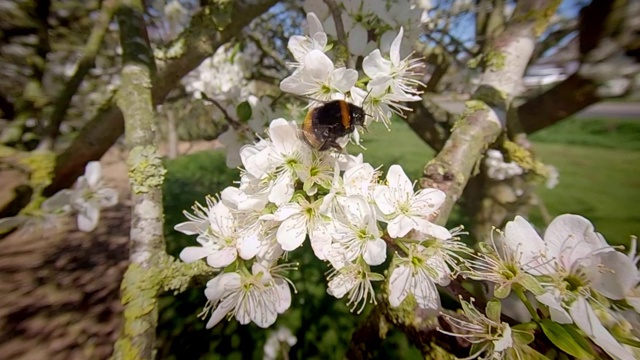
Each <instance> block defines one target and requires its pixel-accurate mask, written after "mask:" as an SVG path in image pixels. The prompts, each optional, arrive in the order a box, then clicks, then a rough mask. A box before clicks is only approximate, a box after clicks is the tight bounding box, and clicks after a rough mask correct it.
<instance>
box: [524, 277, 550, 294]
mask: <svg viewBox="0 0 640 360" xmlns="http://www.w3.org/2000/svg"><path fill="white" fill-rule="evenodd" d="M520 285H522V286H523V287H524V288H525V289H527V290H529V291H531V292H532V293H533V295H536V296H537V295H542V294H544V292H545V291H544V288H543V287H542V285H540V283H539V282H538V280H537V279H536V278H535V277H533V276H531V275H529V274H522V278H521V280H520Z"/></svg>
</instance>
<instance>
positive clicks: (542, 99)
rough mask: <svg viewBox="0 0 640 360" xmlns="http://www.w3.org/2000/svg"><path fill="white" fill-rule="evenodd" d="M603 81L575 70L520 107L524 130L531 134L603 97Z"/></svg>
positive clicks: (519, 117)
mask: <svg viewBox="0 0 640 360" xmlns="http://www.w3.org/2000/svg"><path fill="white" fill-rule="evenodd" d="M598 87H599V84H597V83H596V82H595V81H593V80H591V79H587V78H584V77H582V76H581V75H580V74H579V73H575V74H573V75H571V76H569V77H568V78H566V79H565V80H564V81H562V82H560V83H558V84H557V85H555V86H554V87H552V88H551V89H549V90H548V91H546V92H544V93H542V94H540V95H538V96H536V97H534V98H532V99H530V100H529V101H527V102H526V103H524V104H522V105H520V106H519V107H518V109H517V111H518V119H519V120H520V124H521V126H522V130H523V131H524V132H525V133H527V134H531V133H534V132H536V131H538V130H541V129H544V128H546V127H548V126H551V125H553V124H555V123H557V122H558V121H560V120H562V119H566V118H567V117H568V116H571V115H573V114H575V113H577V112H578V111H580V110H583V109H585V108H586V107H588V106H590V105H592V104H595V103H597V102H598V101H600V100H601V97H600V96H598V93H597V90H598Z"/></svg>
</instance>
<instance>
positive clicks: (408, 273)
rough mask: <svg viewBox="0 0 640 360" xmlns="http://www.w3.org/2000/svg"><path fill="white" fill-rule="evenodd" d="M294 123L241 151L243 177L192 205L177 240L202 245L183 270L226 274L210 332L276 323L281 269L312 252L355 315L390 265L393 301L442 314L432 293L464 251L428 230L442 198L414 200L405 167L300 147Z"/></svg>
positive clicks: (211, 286)
mask: <svg viewBox="0 0 640 360" xmlns="http://www.w3.org/2000/svg"><path fill="white" fill-rule="evenodd" d="M299 133H300V129H299V128H298V125H297V124H296V122H294V121H287V120H285V119H276V120H273V121H272V122H271V124H270V126H269V129H268V137H266V138H265V139H262V140H260V141H258V142H257V143H256V144H254V145H247V146H244V147H243V148H242V149H241V151H240V157H241V160H242V164H243V168H242V176H241V179H240V182H239V186H238V187H227V188H226V189H224V190H223V191H222V192H221V193H220V194H219V195H218V196H217V197H216V198H214V197H209V198H207V202H206V204H205V205H201V204H196V205H195V206H194V209H193V213H186V216H187V218H188V221H186V222H184V223H181V224H178V225H176V227H175V228H176V230H178V231H180V232H183V233H185V234H187V235H197V242H198V243H199V246H190V247H187V248H185V249H184V250H183V251H182V252H181V254H180V258H181V259H182V260H183V261H185V262H192V261H197V260H200V259H205V258H206V261H207V264H208V265H209V266H211V267H213V268H215V269H219V270H220V274H219V275H218V276H216V277H215V278H214V279H213V280H211V281H209V283H208V284H207V290H206V291H205V295H206V296H207V298H208V300H209V303H208V304H209V305H208V306H207V309H209V308H211V309H213V313H212V315H211V318H210V320H209V322H208V324H207V326H208V327H211V326H214V325H215V324H217V323H218V322H219V321H220V320H221V319H222V318H223V317H224V316H225V315H227V314H232V315H234V316H235V317H236V319H237V320H238V321H239V322H241V323H243V324H244V323H248V322H250V321H253V322H254V323H256V324H257V325H259V326H261V327H268V326H270V325H271V324H273V322H275V320H276V318H277V315H278V314H280V313H282V312H283V311H284V310H286V309H287V308H288V307H289V306H290V304H291V290H290V285H292V284H291V282H290V281H289V280H288V279H287V278H286V277H285V276H284V274H283V271H284V270H287V269H292V268H295V265H293V264H286V263H285V264H279V262H280V261H281V260H282V259H283V258H285V257H286V253H287V252H290V251H294V250H296V249H298V248H300V247H302V246H303V245H304V244H305V243H308V244H309V245H310V247H311V248H312V249H313V253H314V254H315V256H316V257H317V258H318V259H319V260H321V261H324V262H326V263H327V265H328V266H330V268H331V270H330V271H329V272H328V274H329V275H328V289H327V292H328V293H329V294H331V295H332V296H335V297H336V298H343V297H347V299H348V304H349V305H350V306H351V308H352V310H355V309H356V308H357V309H358V311H362V309H363V308H364V306H365V304H366V303H367V302H368V301H369V302H375V301H376V300H375V290H374V285H373V282H375V281H382V280H384V276H383V275H382V274H379V273H376V272H374V271H373V270H372V266H377V265H381V264H383V263H384V262H385V261H386V260H387V254H388V250H387V246H388V242H389V243H392V244H394V246H397V247H398V249H397V251H396V253H395V254H394V258H393V260H392V268H393V271H392V272H391V276H390V279H389V289H390V293H389V301H390V302H391V304H392V305H393V306H399V305H400V304H401V303H402V302H403V301H404V300H405V299H406V298H407V297H408V296H409V295H412V297H413V298H414V299H415V301H416V302H417V304H418V306H420V307H422V308H425V309H433V310H436V309H438V308H439V306H440V301H439V295H438V292H437V290H436V284H439V285H446V284H448V282H449V281H450V278H451V276H452V275H453V274H454V272H455V271H457V270H456V269H457V265H456V264H457V260H458V256H457V254H456V252H458V251H464V250H465V249H466V248H464V246H462V245H461V244H460V243H459V242H458V241H457V240H455V239H453V235H452V234H451V233H450V232H449V231H448V230H447V229H445V228H444V227H441V226H439V225H436V224H434V223H432V222H431V220H432V219H433V217H434V216H435V215H436V214H437V211H438V208H439V207H440V206H441V205H442V203H443V202H444V200H445V194H444V193H443V192H442V191H440V190H437V189H422V190H419V191H415V190H414V184H413V183H412V182H411V181H410V180H409V178H408V177H407V176H406V174H405V173H404V171H403V170H402V168H401V167H400V166H399V165H392V166H390V167H389V170H388V172H387V175H386V177H385V179H384V181H382V179H380V177H381V175H380V172H379V171H377V170H376V169H374V168H373V166H371V165H370V164H368V163H366V162H363V160H362V156H361V155H360V156H353V155H349V154H347V153H344V152H342V153H338V152H330V151H329V152H320V151H316V150H314V149H312V148H311V147H310V146H308V145H307V144H306V143H305V142H304V141H303V140H301V138H300V135H299Z"/></svg>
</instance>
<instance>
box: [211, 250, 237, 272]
mask: <svg viewBox="0 0 640 360" xmlns="http://www.w3.org/2000/svg"><path fill="white" fill-rule="evenodd" d="M237 258H238V250H236V248H235V247H225V248H222V249H220V250H217V251H214V252H213V253H212V254H211V255H209V256H207V264H209V266H211V267H214V268H224V267H226V266H227V265H229V264H231V263H232V262H234V261H236V259H237Z"/></svg>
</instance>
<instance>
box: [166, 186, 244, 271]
mask: <svg viewBox="0 0 640 360" xmlns="http://www.w3.org/2000/svg"><path fill="white" fill-rule="evenodd" d="M185 216H187V218H189V221H187V222H184V223H180V224H178V225H176V226H175V229H176V230H177V231H180V232H182V233H184V234H187V235H195V234H198V238H197V241H198V243H200V245H201V246H188V247H186V248H184V249H183V250H182V252H181V253H180V258H181V259H182V261H184V262H187V263H190V262H193V261H196V260H199V259H202V258H205V257H206V258H207V264H209V266H211V267H214V268H224V267H226V266H227V265H229V264H231V263H233V262H234V261H235V260H236V258H237V257H238V255H240V256H241V257H243V258H245V259H250V258H252V257H253V256H255V252H254V251H253V244H252V242H251V241H250V238H249V237H242V236H241V234H240V232H239V231H240V229H239V228H238V223H237V220H236V219H235V218H234V216H233V213H232V212H231V211H230V209H229V208H228V207H227V206H225V205H224V203H222V202H214V200H213V199H211V198H207V207H206V208H205V207H204V206H201V205H200V204H196V205H195V206H194V214H193V215H192V214H189V213H186V212H185ZM256 236H257V235H256ZM241 240H242V241H241Z"/></svg>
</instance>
